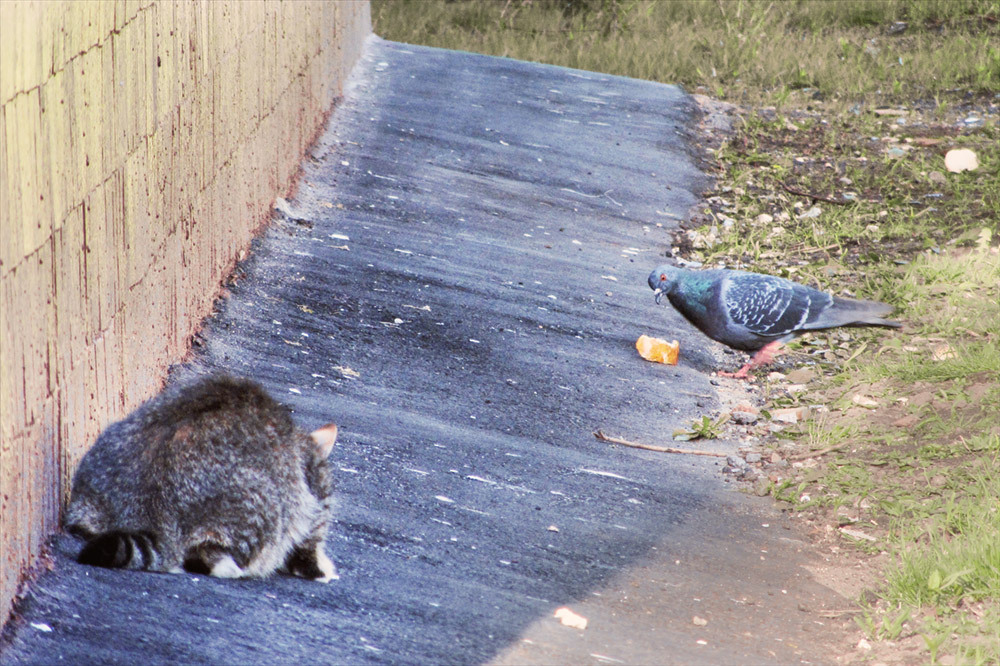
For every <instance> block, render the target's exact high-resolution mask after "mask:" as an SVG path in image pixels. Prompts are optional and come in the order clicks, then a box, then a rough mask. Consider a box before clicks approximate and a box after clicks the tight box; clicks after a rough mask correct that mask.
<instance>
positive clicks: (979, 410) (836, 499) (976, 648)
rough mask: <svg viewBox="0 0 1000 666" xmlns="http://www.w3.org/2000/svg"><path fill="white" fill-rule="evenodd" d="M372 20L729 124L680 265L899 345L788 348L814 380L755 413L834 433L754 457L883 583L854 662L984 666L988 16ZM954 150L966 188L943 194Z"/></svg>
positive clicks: (788, 7)
mask: <svg viewBox="0 0 1000 666" xmlns="http://www.w3.org/2000/svg"><path fill="white" fill-rule="evenodd" d="M372 15H373V22H374V26H375V31H376V32H377V33H378V34H380V35H381V36H383V37H385V38H387V39H392V40H397V41H403V42H413V43H419V44H427V45H430V46H440V47H445V48H453V49H464V50H470V51H476V52H480V53H487V54H492V55H499V56H508V57H513V58H519V59H525V60H536V61H541V62H547V63H552V64H556V65H563V66H568V67H578V68H582V69H589V70H595V71H602V72H609V73H612V74H621V75H625V76H632V77H637V78H644V79H650V80H655V81H662V82H666V83H678V84H681V85H683V86H685V87H686V88H687V89H688V90H690V91H693V92H701V93H705V94H707V95H710V96H713V97H715V98H719V99H722V100H727V101H729V102H732V103H735V104H738V105H739V107H738V116H739V119H740V122H739V123H738V125H737V127H736V128H735V130H734V132H733V133H732V134H731V135H730V136H728V137H727V138H726V139H724V140H722V141H721V142H718V143H716V144H714V145H711V146H710V147H709V148H708V151H709V154H708V162H709V164H708V168H709V170H710V171H712V175H713V176H714V177H715V178H716V184H715V187H714V189H713V190H712V191H711V192H707V193H705V196H704V202H703V203H704V205H703V206H702V207H701V210H700V211H699V212H698V213H697V214H695V215H694V216H692V218H691V219H689V220H686V221H685V222H684V223H683V224H682V229H681V232H680V233H678V234H677V236H676V247H675V248H673V252H674V254H677V255H680V256H683V257H685V258H687V259H690V260H698V261H702V262H703V263H705V264H707V265H716V264H719V265H725V266H729V267H745V268H748V269H750V270H756V271H761V272H768V273H773V274H780V275H784V276H786V277H790V278H793V279H796V280H798V281H800V282H805V283H808V284H812V285H813V286H818V287H821V288H823V289H828V290H831V291H834V292H837V293H843V294H846V295H853V296H858V297H863V298H873V299H877V300H882V301H885V302H888V303H891V304H893V305H896V306H897V307H898V310H899V312H900V317H901V318H902V319H903V320H904V323H905V328H904V329H903V330H902V331H891V332H886V331H884V330H872V329H849V330H835V331H832V332H829V333H825V334H819V335H811V336H806V337H804V338H802V339H800V340H798V341H796V342H795V343H793V344H792V345H790V346H789V347H790V354H789V357H790V359H791V362H792V363H794V364H798V363H807V364H811V365H812V366H813V367H814V368H815V369H816V370H817V373H818V374H819V376H820V377H819V378H818V379H816V380H815V381H812V382H810V383H809V384H808V385H807V386H806V389H805V390H803V391H800V392H796V393H788V392H786V391H785V390H783V388H782V387H783V384H782V383H780V382H771V381H770V380H765V381H764V382H763V385H762V390H763V391H764V393H765V395H766V397H767V398H768V401H769V405H768V407H767V408H766V409H765V410H764V413H765V414H766V413H767V410H768V409H771V408H775V407H782V406H797V405H813V406H817V405H818V406H821V407H823V408H824V409H825V410H826V411H825V413H823V412H822V411H821V410H814V413H815V412H820V413H819V414H818V416H816V417H815V418H813V419H812V420H810V421H806V422H805V423H803V424H801V425H800V427H798V428H795V427H789V428H787V429H786V430H784V431H782V432H776V433H774V434H773V439H772V440H771V444H770V446H772V447H775V448H778V449H779V450H783V449H786V448H787V449H790V450H791V451H792V452H803V451H817V452H822V453H819V454H817V455H816V457H815V458H814V459H813V460H812V461H811V464H810V465H806V464H803V465H802V466H801V467H796V466H794V465H793V466H792V467H791V469H793V473H792V474H791V475H790V476H789V477H788V478H786V479H784V480H781V481H779V482H777V483H774V484H773V487H772V491H773V493H774V495H775V496H776V497H777V498H779V499H781V500H785V501H788V502H789V503H790V505H791V506H792V507H793V508H794V510H795V511H796V512H797V513H798V514H799V515H801V516H804V517H806V518H807V519H809V520H813V521H815V522H817V523H819V524H825V525H832V527H833V529H834V532H833V533H834V534H835V535H837V538H838V539H840V540H842V541H843V542H844V543H841V544H838V546H840V545H844V544H849V547H851V548H856V549H857V551H858V553H859V555H858V557H859V558H866V557H871V558H874V559H873V560H872V561H874V562H878V563H880V564H879V565H878V566H879V567H880V577H881V578H882V579H883V580H884V583H883V584H882V585H881V586H880V587H879V588H878V589H877V590H874V591H873V592H874V594H872V595H866V597H865V598H864V599H862V600H861V601H860V603H861V604H862V610H863V613H862V615H861V617H860V619H859V622H858V625H859V627H860V628H862V630H863V631H865V633H866V634H867V635H868V637H869V639H871V640H874V641H875V642H876V645H875V650H874V651H873V652H872V653H871V655H870V658H872V659H875V660H882V661H886V662H887V663H888V662H892V661H894V659H893V652H892V650H893V649H894V648H898V650H897V657H896V658H895V661H897V662H902V663H912V662H924V663H928V662H929V663H938V662H944V661H946V660H947V661H950V662H951V663H960V664H962V663H970V664H980V663H1000V646H998V644H997V641H996V640H995V638H996V636H997V635H1000V610H998V609H1000V546H998V545H997V537H996V535H997V534H998V533H1000V511H998V506H997V497H1000V472H998V471H997V470H998V469H1000V466H998V463H1000V425H998V421H997V416H996V415H997V414H998V413H1000V345H998V340H1000V311H998V310H1000V306H998V303H1000V258H998V254H997V249H996V245H997V243H996V240H997V239H998V238H1000V129H998V126H997V121H996V114H997V107H998V102H1000V97H998V95H997V91H1000V3H998V2H996V0H908V1H906V0H855V1H841V2H826V1H812V0H798V1H791V0H789V1H785V2H757V1H754V2H749V1H740V0H718V1H711V2H705V1H684V0H676V1H672V2H666V1H661V2H649V1H645V0H633V1H629V0H506V1H504V0H493V1H488V2H486V1H479V0H476V1H464V0H458V1H453V0H419V1H411V2H407V1H387V0H373V2H372ZM901 23H905V26H903V25H901ZM990 113H992V114H993V115H992V116H990V115H989V114H990ZM970 118H972V119H975V118H979V119H980V120H979V121H975V120H973V121H971V122H968V120H969V119H970ZM953 148H968V149H971V150H973V151H974V152H975V153H976V154H977V156H978V159H979V162H980V166H979V168H978V169H976V170H974V171H966V172H963V173H950V172H948V171H947V169H946V168H945V166H944V160H943V156H944V154H945V152H946V151H948V150H950V149H953ZM785 362H786V363H787V362H788V361H785ZM859 400H860V402H859ZM863 405H864V406H863ZM697 426H701V429H702V430H704V431H705V432H706V433H707V434H717V433H716V432H715V431H716V430H717V429H718V427H719V425H718V424H717V423H716V422H713V421H710V420H704V422H703V423H701V424H694V426H693V427H692V428H691V430H690V431H691V434H695V432H696V431H697V430H699V428H698V427H697ZM775 430H776V429H775ZM786 457H787V456H786ZM838 527H847V528H849V529H851V530H854V531H855V533H857V532H858V531H860V532H863V533H865V534H867V535H868V536H870V537H872V538H873V539H874V540H871V539H869V538H857V537H851V536H849V535H847V534H844V533H842V532H840V531H838V530H837V529H836V528H838ZM882 648H884V649H885V650H884V654H883V652H880V650H882ZM907 650H908V652H907ZM899 651H902V652H899ZM898 654H904V655H905V656H903V657H901V658H900V657H898Z"/></svg>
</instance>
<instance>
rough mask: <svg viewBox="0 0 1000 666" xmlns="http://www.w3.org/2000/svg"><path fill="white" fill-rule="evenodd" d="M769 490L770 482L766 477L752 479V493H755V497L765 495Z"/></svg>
mask: <svg viewBox="0 0 1000 666" xmlns="http://www.w3.org/2000/svg"><path fill="white" fill-rule="evenodd" d="M770 491H771V482H770V481H769V480H768V479H766V478H764V477H761V478H759V479H757V480H756V481H754V484H753V494H754V495H756V496H757V497H765V496H767V494H768V493H769V492H770Z"/></svg>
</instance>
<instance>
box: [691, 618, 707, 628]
mask: <svg viewBox="0 0 1000 666" xmlns="http://www.w3.org/2000/svg"><path fill="white" fill-rule="evenodd" d="M691 623H692V624H694V625H697V626H699V627H704V626H705V625H707V624H708V620H706V619H705V618H703V617H698V616H697V615H695V616H694V617H692V618H691Z"/></svg>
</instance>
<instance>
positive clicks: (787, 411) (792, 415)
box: [771, 407, 809, 423]
mask: <svg viewBox="0 0 1000 666" xmlns="http://www.w3.org/2000/svg"><path fill="white" fill-rule="evenodd" d="M807 418H809V408H808V407H783V408H781V409H774V410H771V420H772V421H780V422H782V423H798V422H799V421H805V420H806V419H807Z"/></svg>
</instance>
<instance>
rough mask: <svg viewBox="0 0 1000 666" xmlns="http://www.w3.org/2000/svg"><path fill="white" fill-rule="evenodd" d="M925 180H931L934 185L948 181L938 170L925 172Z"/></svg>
mask: <svg viewBox="0 0 1000 666" xmlns="http://www.w3.org/2000/svg"><path fill="white" fill-rule="evenodd" d="M927 180H929V181H931V182H932V183H934V184H935V185H944V184H945V183H947V182H948V179H947V178H945V175H944V174H943V173H941V172H940V171H931V172H930V173H929V174H927Z"/></svg>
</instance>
